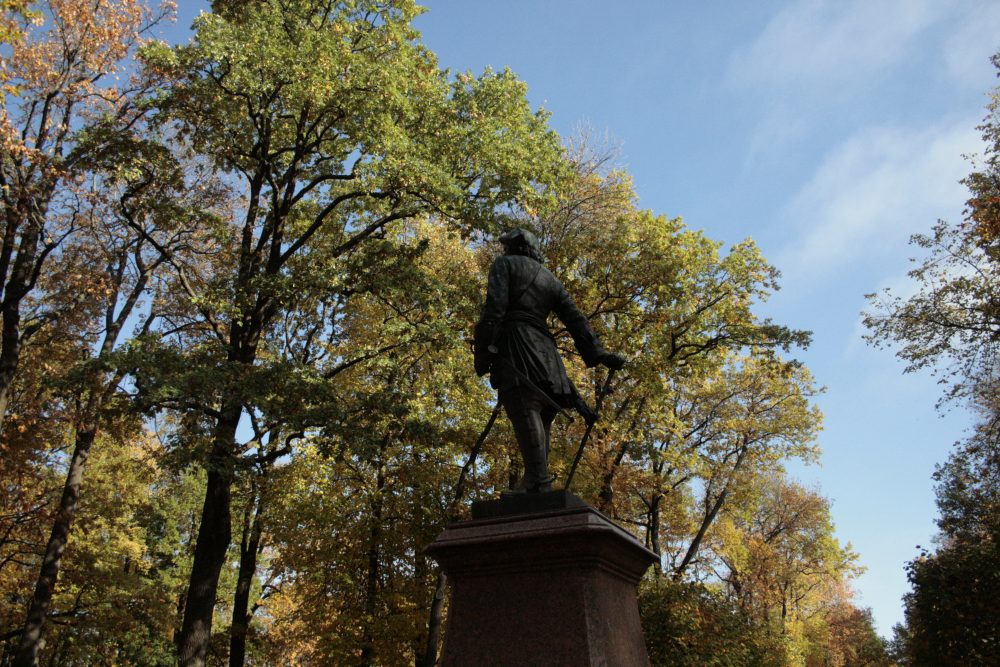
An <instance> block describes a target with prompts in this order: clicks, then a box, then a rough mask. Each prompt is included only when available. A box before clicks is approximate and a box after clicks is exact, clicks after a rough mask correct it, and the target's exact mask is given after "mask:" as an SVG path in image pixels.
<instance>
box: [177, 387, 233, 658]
mask: <svg viewBox="0 0 1000 667" xmlns="http://www.w3.org/2000/svg"><path fill="white" fill-rule="evenodd" d="M241 413H242V406H240V405H238V404H237V405H232V404H230V405H227V406H226V407H225V408H224V409H223V411H222V414H221V415H220V417H219V420H218V422H217V424H216V429H215V434H214V437H213V444H212V453H211V455H210V457H209V461H208V477H207V479H206V480H205V504H204V505H203V506H202V510H201V525H200V526H199V527H198V541H197V543H196V544H195V548H194V562H193V563H192V565H191V578H190V579H189V580H188V594H187V600H186V601H185V605H184V621H183V623H182V624H181V634H180V638H179V641H178V648H177V654H178V662H179V664H180V665H181V666H182V667H203V665H204V664H205V656H206V655H207V653H208V642H209V639H211V636H212V614H213V613H214V612H215V595H216V592H217V591H218V588H219V575H220V573H221V572H222V566H223V565H224V564H225V562H226V551H227V550H228V549H229V542H230V540H231V538H232V516H231V514H230V505H231V503H232V486H233V472H234V471H233V467H234V460H233V445H234V443H235V442H236V428H237V426H238V425H239V421H240V415H241Z"/></svg>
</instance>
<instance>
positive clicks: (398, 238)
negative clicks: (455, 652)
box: [0, 0, 974, 665]
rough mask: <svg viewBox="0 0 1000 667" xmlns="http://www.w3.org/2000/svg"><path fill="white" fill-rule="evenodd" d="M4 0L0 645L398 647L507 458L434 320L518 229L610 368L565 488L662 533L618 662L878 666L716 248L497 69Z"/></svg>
mask: <svg viewBox="0 0 1000 667" xmlns="http://www.w3.org/2000/svg"><path fill="white" fill-rule="evenodd" d="M95 8H96V9H95ZM37 9H39V8H37V7H29V6H27V5H25V4H24V3H17V2H5V3H4V12H5V14H4V19H5V23H4V24H3V26H2V27H3V39H4V40H5V42H4V43H5V44H6V46H5V47H4V48H5V49H7V51H6V53H9V54H12V57H10V58H9V59H8V58H5V60H4V62H3V65H4V69H3V70H2V75H3V77H4V95H5V98H4V113H5V123H6V125H5V128H4V131H5V144H4V147H5V156H6V157H5V160H6V161H5V162H4V169H5V171H4V178H5V182H4V184H3V185H4V196H5V199H4V213H5V224H6V227H5V231H6V237H5V238H6V242H5V245H4V248H5V251H4V257H3V258H0V259H2V261H3V262H4V264H3V266H4V276H5V284H4V300H3V307H4V311H3V324H4V328H3V348H2V350H0V380H2V382H0V399H2V401H3V406H2V407H3V409H4V411H5V416H6V418H5V421H4V425H3V427H4V428H3V434H2V437H3V446H4V448H5V456H4V459H3V461H4V462H3V465H4V466H5V468H4V493H5V497H4V503H5V504H4V508H5V510H4V517H5V524H4V525H3V527H2V528H3V531H4V532H3V535H4V537H3V540H4V541H3V543H2V548H3V549H4V551H3V552H2V560H0V568H2V569H0V583H2V585H3V587H4V598H3V599H4V601H5V602H4V605H5V606H4V607H3V609H2V616H0V618H2V619H3V627H4V628H5V630H4V632H3V636H4V639H5V640H6V644H5V651H6V652H5V654H4V661H8V660H9V661H13V664H31V661H33V660H34V659H36V658H37V657H38V656H41V658H42V659H43V660H44V664H95V663H100V662H106V663H108V664H111V663H115V664H173V661H174V659H175V658H174V656H175V654H179V656H180V659H181V661H182V663H183V664H200V663H201V662H202V661H203V660H208V662H209V663H210V664H222V663H224V662H226V661H228V662H229V664H273V663H275V662H277V661H279V660H289V659H297V660H299V661H301V662H303V663H305V664H413V663H414V662H416V663H417V664H425V665H430V664H433V660H434V655H435V653H436V650H437V645H438V640H439V633H440V630H441V624H442V621H443V619H444V617H445V615H446V606H445V605H443V604H442V600H443V595H442V592H443V586H444V582H443V580H442V578H441V577H440V576H439V575H438V574H437V573H436V571H435V569H434V566H433V563H431V562H429V561H427V560H426V559H425V558H424V557H423V555H422V547H423V546H424V545H426V544H427V543H428V542H429V540H431V539H433V536H434V535H435V534H436V533H437V532H438V531H439V530H440V529H441V527H442V526H443V525H444V523H446V522H447V521H448V520H451V519H453V518H456V517H460V516H463V515H464V512H465V511H466V507H467V503H468V501H469V500H471V499H474V498H477V497H488V496H489V495H491V494H494V493H496V492H497V491H498V490H499V489H502V488H505V487H506V486H507V485H508V484H509V483H510V480H511V479H512V478H513V477H516V473H517V471H516V466H517V455H516V452H515V449H514V447H513V446H512V441H511V437H510V434H509V432H508V431H507V429H506V425H505V424H504V422H503V420H497V421H494V417H495V415H496V412H495V411H494V410H493V397H492V396H491V395H490V393H489V392H488V390H487V389H486V388H485V387H484V386H483V385H482V383H481V382H480V381H478V380H476V378H475V377H474V375H472V373H471V367H470V356H469V352H468V333H469V327H470V325H471V322H472V321H474V319H475V317H476V314H477V311H478V307H479V303H480V300H481V292H482V284H483V275H482V272H483V270H484V268H485V267H486V266H488V264H489V261H490V259H491V257H492V255H493V253H495V252H496V249H495V247H493V246H492V245H491V244H490V243H489V240H490V239H491V238H492V237H493V236H494V235H495V233H496V232H497V231H498V230H499V229H502V228H505V227H509V226H511V225H514V224H519V225H525V226H530V227H532V228H534V229H536V230H537V231H538V232H539V233H540V236H541V238H542V241H543V244H544V250H545V252H546V255H547V258H548V262H549V264H550V266H551V267H552V268H553V270H554V271H555V272H556V273H557V275H559V276H560V277H561V278H562V279H563V281H564V282H565V283H566V284H567V286H568V287H569V288H570V291H571V292H572V293H573V294H574V296H575V297H576V298H577V301H578V302H579V303H580V304H581V306H582V307H583V309H584V311H585V312H587V313H588V314H589V315H590V317H591V320H592V323H593V324H594V326H595V327H597V328H598V329H599V330H600V331H601V332H602V334H603V336H604V337H605V339H606V340H607V342H608V343H609V346H610V347H612V349H618V350H621V351H622V352H624V353H625V354H627V355H628V356H629V357H630V358H632V359H634V360H635V361H636V363H633V364H632V365H631V366H630V370H629V373H627V374H625V375H624V376H623V377H622V378H620V379H619V380H618V382H617V383H616V385H615V386H614V391H613V392H612V393H611V394H610V395H608V396H607V397H605V398H604V401H603V402H604V405H603V407H604V410H605V413H606V415H607V416H608V417H609V418H608V419H606V420H605V421H604V422H602V424H601V426H600V427H599V428H598V430H597V432H596V435H595V437H594V438H593V440H592V441H591V445H590V448H589V450H588V454H587V458H586V459H585V461H584V463H583V467H582V469H581V471H580V473H579V475H578V481H577V489H578V490H579V492H580V493H581V494H582V495H584V496H585V497H587V498H588V499H589V500H591V502H593V503H594V504H595V505H597V506H599V507H601V508H602V509H604V510H605V511H606V512H608V513H609V514H611V515H612V516H614V517H615V518H616V519H617V520H619V521H620V522H622V523H624V524H626V525H629V526H631V527H632V528H633V529H634V530H635V531H636V533H637V535H639V536H640V538H641V539H643V540H645V541H646V543H647V544H648V545H649V546H650V547H651V548H654V549H656V550H657V551H658V552H660V553H661V554H662V556H663V563H662V567H660V568H658V569H657V571H656V572H655V574H653V575H652V576H651V577H650V579H649V581H648V582H647V583H646V584H645V585H644V588H643V594H642V605H643V615H644V624H645V628H646V633H647V640H648V642H649V646H650V652H651V655H652V657H653V658H654V661H655V662H657V664H659V663H661V662H669V661H671V660H677V659H683V660H687V661H688V662H687V663H683V664H709V663H710V661H717V664H809V665H812V664H816V665H819V664H887V661H888V660H889V658H888V656H887V655H886V647H885V646H884V642H882V641H881V640H880V639H879V638H878V637H877V636H876V634H875V632H874V629H873V626H872V620H871V616H870V614H868V612H866V611H865V610H863V609H859V608H858V606H857V602H856V601H855V599H854V594H853V591H852V588H851V582H852V580H853V579H854V578H855V577H856V576H857V575H858V574H859V573H860V571H861V568H860V561H859V559H858V556H857V555H856V554H855V553H854V552H853V551H852V549H851V547H850V546H849V545H847V544H846V543H844V542H841V541H838V540H837V538H836V536H835V535H834V529H833V522H832V519H831V514H830V503H829V501H828V500H826V499H825V498H824V497H823V496H822V495H821V494H820V493H819V492H818V491H817V490H816V489H814V488H808V487H804V486H802V485H801V484H799V483H796V482H795V481H794V480H793V479H792V478H790V477H789V476H788V475H787V474H786V473H785V466H786V464H789V463H793V462H795V461H802V462H810V461H813V460H815V458H816V457H817V455H818V447H817V439H816V438H817V434H818V431H819V427H820V414H819V411H818V409H817V407H816V397H817V394H818V389H817V387H816V383H815V382H814V380H813V379H812V377H811V375H810V374H809V372H808V371H807V370H806V367H805V366H804V365H802V363H801V362H799V361H797V360H796V358H801V357H802V355H803V353H804V352H803V350H804V348H805V347H806V345H807V344H808V342H809V338H810V336H809V333H808V332H806V331H804V330H802V329H799V328H796V327H795V326H788V323H786V322H784V321H783V320H782V319H781V318H776V319H777V322H775V321H772V320H770V319H768V318H767V317H766V316H767V315H769V314H770V313H769V311H768V310H766V306H764V305H763V303H764V301H765V300H766V299H767V298H768V297H769V296H770V295H772V294H773V293H774V291H775V290H776V289H777V287H778V273H777V271H776V270H775V269H774V268H773V266H772V265H771V264H769V263H768V262H767V261H766V260H764V258H763V256H762V255H761V253H760V251H759V250H758V248H757V246H756V244H755V243H754V242H753V241H750V240H749V239H748V240H743V239H742V238H740V237H737V238H734V239H727V243H726V244H723V243H721V242H718V241H716V240H714V239H713V237H712V234H709V233H706V232H702V231H697V230H693V229H691V228H689V227H687V226H686V225H685V224H684V222H683V221H682V220H680V219H679V218H669V217H667V216H664V215H659V214H657V213H655V212H652V211H648V210H644V209H641V208H640V207H639V206H638V200H637V196H636V191H635V187H634V185H633V183H632V179H631V177H630V176H629V174H628V173H626V172H625V171H624V170H623V169H622V168H621V167H620V166H619V164H620V162H616V156H615V154H614V151H613V150H612V149H611V148H609V146H608V145H607V144H606V143H604V142H602V141H600V140H596V139H595V138H594V137H593V136H588V135H587V134H586V133H581V132H575V133H566V134H565V137H566V138H565V139H560V138H559V136H557V135H556V134H555V133H554V132H553V130H552V129H551V127H552V125H550V122H551V120H550V117H549V114H548V113H547V112H542V111H538V110H537V106H535V105H532V104H531V103H530V101H529V99H528V98H527V97H526V88H525V86H524V84H523V83H522V82H521V81H519V80H518V79H517V77H515V76H514V75H513V74H512V73H510V72H508V71H506V70H486V71H485V73H483V74H463V73H459V74H455V73H450V72H446V71H442V70H440V69H439V65H438V62H437V61H436V59H435V57H434V56H433V54H432V53H430V52H429V51H427V50H426V49H425V48H424V47H423V46H422V44H421V41H420V38H419V36H418V35H417V33H415V32H414V31H413V30H412V29H411V27H410V22H411V21H413V20H418V21H420V22H421V23H420V26H421V27H423V26H424V25H426V24H427V23H426V22H428V21H430V16H432V14H429V15H428V16H426V17H422V18H419V19H417V10H416V8H415V7H414V6H412V5H410V4H409V3H405V2H399V3H395V2H393V3H368V2H359V3H343V4H341V3H326V2H316V1H313V2H306V1H304V0H303V1H300V2H283V3H277V2H253V3H226V2H216V3H215V4H214V5H213V8H212V9H213V13H212V14H210V15H209V14H206V15H203V16H201V17H199V18H198V20H197V21H196V24H195V35H196V38H195V41H192V42H190V43H189V44H188V45H187V46H181V47H179V48H170V47H169V46H168V45H166V44H162V43H158V42H156V41H155V40H153V39H152V38H153V37H155V36H156V35H158V34H163V30H164V28H163V25H164V23H163V21H165V20H167V19H169V15H170V14H171V13H172V11H173V9H174V8H172V7H170V6H162V7H159V8H157V7H144V6H143V5H141V4H140V3H137V2H114V3H112V2H102V3H97V4H96V5H93V6H91V4H89V3H80V2H71V1H69V0H65V1H62V2H50V3H44V4H43V5H42V6H41V11H40V13H36V12H35V10H37ZM190 9H191V8H190V7H185V8H184V11H185V12H187V11H190ZM432 9H433V8H432ZM171 41H173V42H175V43H179V44H182V45H183V44H187V42H186V40H185V39H173V40H171ZM134 58H136V59H137V60H133V59H134ZM973 126H974V123H973ZM959 201H964V198H963V199H961V200H959ZM856 312H857V311H855V317H856ZM890 321H891V318H890ZM793 324H795V325H797V324H798V322H797V321H796V322H794V323H793ZM903 333H905V332H903ZM890 335H892V334H891V332H890ZM897 337H905V336H899V335H898V334H897ZM561 340H563V342H564V343H565V342H566V341H565V336H564V335H562V334H561ZM567 354H568V355H569V354H571V353H570V351H569V350H567ZM571 365H572V367H573V373H574V375H575V377H576V379H577V381H578V384H579V385H580V386H581V387H582V388H584V391H585V393H587V395H588V396H589V397H591V398H592V399H593V397H594V395H595V393H596V390H597V388H598V387H600V386H602V381H603V378H602V377H600V376H599V375H596V374H594V373H593V372H592V371H586V370H585V369H583V368H582V367H581V366H580V364H579V363H578V361H575V360H574V361H571ZM580 428H581V427H580V425H579V424H562V425H561V426H560V427H559V429H558V433H557V434H556V441H557V445H556V447H555V451H554V458H555V468H556V469H557V471H563V472H564V471H565V468H566V465H567V463H568V461H567V459H568V458H569V457H570V456H571V454H572V448H573V447H572V445H573V444H574V443H575V442H576V441H578V439H579V435H580ZM954 438H955V434H954V433H953V434H952V436H951V439H954ZM942 451H944V449H942ZM88 456H89V463H88ZM937 459H938V460H940V459H943V456H939V457H937ZM855 469H856V467H855ZM925 472H926V473H927V474H929V471H925ZM928 486H929V484H928ZM60 494H61V495H60ZM855 495H857V494H855ZM78 500H79V503H78ZM932 514H933V510H928V516H931V515H932ZM908 556H912V554H908ZM39 567H41V576H39ZM6 628H9V629H6ZM15 654H16V655H17V657H14V656H15ZM671 664H675V663H671ZM676 664H680V663H676Z"/></svg>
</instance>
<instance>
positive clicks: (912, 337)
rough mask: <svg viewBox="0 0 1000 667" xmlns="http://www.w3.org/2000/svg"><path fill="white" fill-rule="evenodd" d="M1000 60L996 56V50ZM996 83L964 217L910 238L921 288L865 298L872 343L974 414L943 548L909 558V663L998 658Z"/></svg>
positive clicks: (905, 655) (952, 483) (999, 169)
mask: <svg viewBox="0 0 1000 667" xmlns="http://www.w3.org/2000/svg"><path fill="white" fill-rule="evenodd" d="M993 63H994V65H995V66H996V67H997V68H998V69H1000V54H998V55H997V56H994V57H993ZM998 114H1000V89H995V90H994V91H993V94H992V99H991V102H990V104H989V106H988V115H987V117H986V120H985V122H984V123H983V125H981V126H980V130H981V131H982V133H983V139H984V141H985V142H986V153H985V157H984V158H983V159H982V162H981V164H977V165H976V166H977V167H978V168H977V169H975V170H974V171H973V172H972V173H971V174H970V175H969V176H968V177H966V178H965V179H964V180H963V183H964V184H965V185H966V186H967V187H968V188H969V190H970V193H971V197H970V199H969V200H968V202H967V207H966V211H965V213H966V215H965V219H964V220H963V221H962V222H960V223H958V224H951V223H948V222H945V221H938V222H937V224H936V225H935V226H934V228H933V232H932V234H931V235H929V236H928V235H919V234H918V235H915V236H913V237H912V239H911V242H912V243H914V244H915V245H917V246H918V247H920V248H922V249H924V250H926V251H927V255H926V256H925V257H924V258H923V259H921V260H920V261H919V264H918V266H917V267H916V268H915V269H913V270H912V271H911V272H910V274H909V275H910V277H911V278H912V279H913V280H914V281H915V282H916V283H917V286H918V289H917V292H916V293H915V294H914V295H913V296H910V297H908V298H905V299H904V298H901V297H898V296H894V295H893V294H892V293H891V292H888V291H886V292H884V293H882V294H879V295H869V300H870V301H871V303H872V309H871V310H870V311H869V312H868V313H866V314H865V323H866V325H867V326H868V327H869V329H870V333H869V335H868V340H869V342H871V343H872V344H875V345H879V346H882V345H884V346H889V345H898V346H899V347H898V349H897V351H896V354H897V356H899V357H900V358H902V359H903V360H904V361H905V362H906V363H907V366H906V369H905V370H906V371H907V372H910V371H914V370H917V369H922V368H930V369H932V370H933V372H935V373H936V374H939V376H940V381H941V382H942V384H944V385H945V386H946V390H945V395H944V400H960V401H963V402H964V403H965V404H966V405H968V406H969V407H970V408H971V410H972V412H973V414H974V415H975V416H976V422H977V423H976V425H975V427H974V429H973V432H972V433H971V434H970V435H969V437H967V438H966V439H965V440H964V441H962V442H959V443H958V444H957V445H956V447H955V449H954V450H953V452H952V453H951V455H950V456H949V458H948V460H947V461H946V462H945V463H944V464H943V465H941V466H939V467H938V469H937V471H936V472H935V474H934V478H935V480H936V481H937V483H938V486H937V505H938V509H939V511H940V517H939V519H938V522H937V523H938V528H939V530H940V534H939V536H938V538H937V542H938V548H937V549H936V550H934V551H931V550H926V549H925V550H922V551H921V553H920V555H919V556H918V557H917V558H916V559H914V560H913V561H911V562H910V563H909V564H908V565H907V574H908V578H909V580H910V583H911V585H912V586H913V589H912V591H911V592H909V593H907V594H906V596H905V597H904V605H905V610H906V626H905V627H900V628H897V631H896V638H895V641H894V644H895V646H894V650H895V651H896V652H897V654H899V655H900V657H901V659H903V660H905V661H906V664H914V665H923V664H934V665H958V664H989V663H991V662H996V661H997V660H998V659H1000V645H998V643H997V637H998V636H1000V629H998V627H997V623H996V618H997V609H996V605H995V603H994V602H993V601H994V600H995V599H996V596H997V594H998V590H1000V589H998V586H1000V580H998V578H997V576H996V573H997V572H998V569H997V568H998V564H1000V546H998V544H1000V542H998V538H1000V503H998V500H1000V491H998V489H1000V454H998V445H997V443H998V442H1000V428H998V426H1000V392H998V389H1000V382H998V380H1000V377H998V375H997V369H998V367H1000V365H998V362H1000V356H998V352H1000V347H998V345H997V341H998V340H1000V307H998V304H1000V254H998V253H1000V245H998V231H1000V215H998V214H1000V196H998V194H1000V186H998V183H1000V116H998Z"/></svg>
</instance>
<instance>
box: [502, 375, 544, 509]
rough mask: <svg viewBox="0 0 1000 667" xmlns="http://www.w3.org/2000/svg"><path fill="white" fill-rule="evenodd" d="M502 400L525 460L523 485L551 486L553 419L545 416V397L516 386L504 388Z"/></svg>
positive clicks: (535, 488) (539, 488)
mask: <svg viewBox="0 0 1000 667" xmlns="http://www.w3.org/2000/svg"><path fill="white" fill-rule="evenodd" d="M500 401H501V402H502V403H503V407H504V410H506V411H507V418H508V419H510V423H511V426H512V427H513V428H514V436H515V437H516V438H517V444H518V447H519V448H520V450H521V460H522V461H523V462H524V479H523V481H522V482H521V486H522V487H523V488H524V489H525V490H527V491H549V490H551V489H552V482H553V479H552V477H551V476H549V457H548V442H549V438H548V435H549V426H550V425H551V423H552V419H545V417H543V412H545V404H544V402H543V400H542V399H541V397H538V396H536V395H535V394H534V393H533V392H532V391H531V390H529V389H526V388H524V387H512V388H510V389H508V390H505V391H502V392H500Z"/></svg>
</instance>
